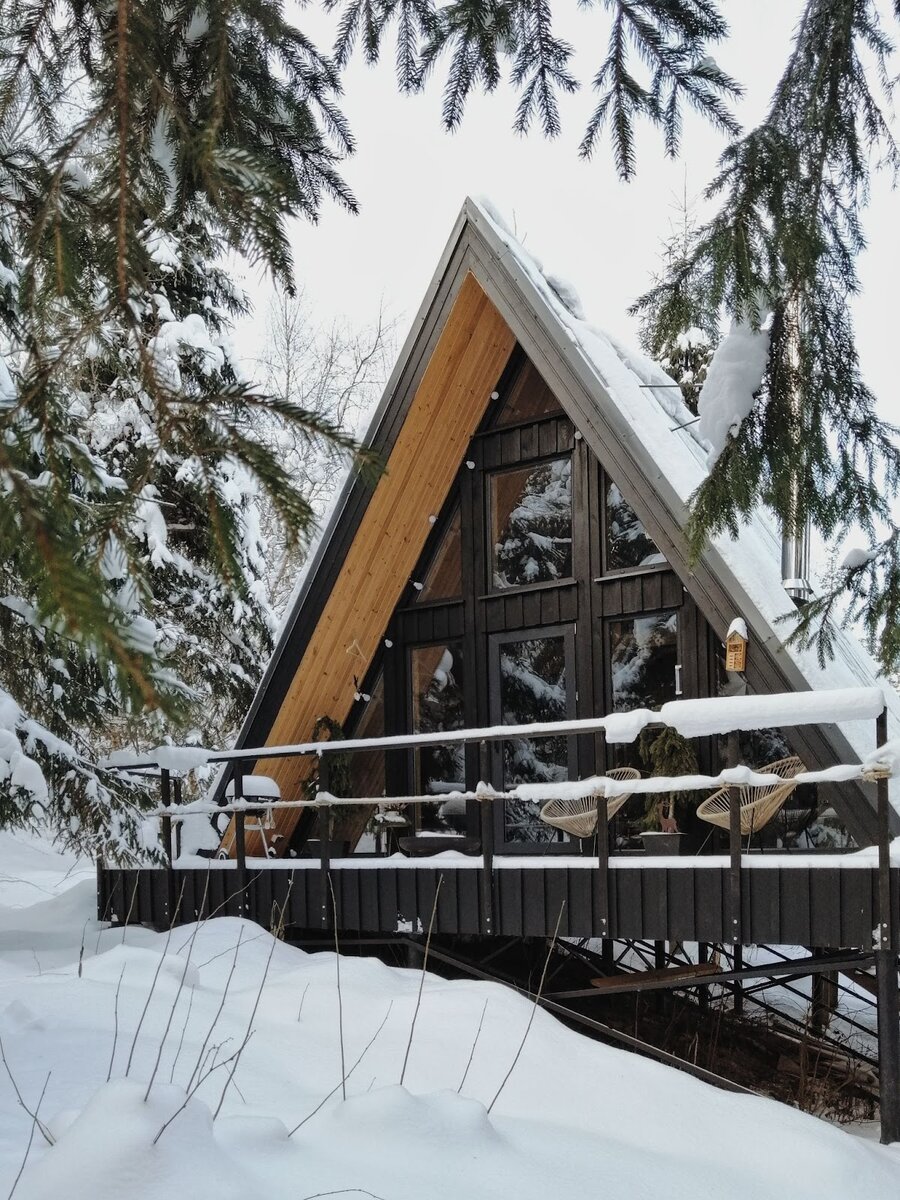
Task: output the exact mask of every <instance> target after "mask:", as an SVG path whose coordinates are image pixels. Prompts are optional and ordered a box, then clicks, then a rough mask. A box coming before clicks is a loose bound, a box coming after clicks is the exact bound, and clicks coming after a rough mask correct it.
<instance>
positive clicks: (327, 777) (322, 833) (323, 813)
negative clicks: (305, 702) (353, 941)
mask: <svg viewBox="0 0 900 1200" xmlns="http://www.w3.org/2000/svg"><path fill="white" fill-rule="evenodd" d="M330 782H331V763H330V762H329V761H328V755H327V754H326V753H324V752H321V751H320V753H319V788H318V792H317V795H319V796H321V795H322V793H323V792H325V793H327V792H328V791H329V790H330V788H329V785H330ZM331 820H332V810H331V806H330V805H329V806H328V808H327V809H326V808H320V809H319V821H318V825H319V922H320V924H321V926H322V928H323V929H328V928H329V926H330V920H329V909H328V892H329V886H328V877H329V875H330V874H331Z"/></svg>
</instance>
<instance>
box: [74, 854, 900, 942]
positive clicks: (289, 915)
mask: <svg viewBox="0 0 900 1200" xmlns="http://www.w3.org/2000/svg"><path fill="white" fill-rule="evenodd" d="M727 875H728V872H727V869H725V868H721V869H720V868H718V867H698V868H690V867H674V868H666V867H650V868H646V867H632V868H629V867H627V866H624V867H618V868H616V869H615V870H614V871H611V872H610V873H609V880H610V910H609V920H610V930H609V935H610V936H611V937H614V938H635V939H641V940H665V941H704V942H721V941H722V940H723V939H724V938H725V936H726V931H725V920H724V900H725V896H726V895H727V887H728V882H727ZM891 875H892V883H893V891H894V910H895V911H894V919H895V920H897V919H898V918H900V911H898V902H897V897H898V895H900V869H897V868H894V869H893V870H892V872H891ZM441 876H443V882H442V884H441V890H440V895H439V897H438V902H437V909H436V913H435V924H434V930H435V933H436V934H447V935H476V934H481V933H484V913H483V909H482V901H481V897H482V890H481V888H482V878H481V877H482V872H481V870H480V869H479V868H475V867H470V868H465V869H460V870H447V871H444V872H442V871H441V870H440V868H434V867H423V868H420V869H415V868H408V867H406V868H395V867H381V866H379V867H377V868H371V867H361V868H360V867H347V866H341V867H338V868H336V869H334V870H333V871H332V873H331V877H332V882H333V885H334V890H335V899H336V906H337V915H338V928H339V930H340V931H341V932H343V933H345V934H348V935H350V934H354V933H363V934H366V933H369V934H376V933H381V934H391V933H396V932H424V931H425V930H427V928H428V923H429V921H430V919H431V913H432V908H433V906H434V903H435V894H436V890H437V884H438V879H440V878H441ZM493 878H494V886H495V906H494V907H495V929H494V932H495V933H496V934H498V935H499V936H501V937H522V936H526V937H529V936H531V937H549V936H551V935H552V933H553V931H554V929H555V928H556V923H557V920H558V919H559V915H560V911H562V914H563V916H562V922H561V924H560V933H561V935H563V936H566V937H599V936H601V933H602V932H603V930H602V928H601V926H600V921H599V912H600V906H599V904H598V895H597V881H598V872H597V871H595V870H593V869H589V868H582V867H559V866H556V867H554V866H547V867H540V868H502V869H500V870H497V871H495V872H494V876H493ZM172 882H174V885H175V886H174V889H173V891H174V896H175V898H176V900H175V904H174V905H173V904H172V902H171V901H170V895H171V893H170V890H169V884H170V877H169V872H168V871H166V870H163V869H158V868H148V869H142V870H140V871H138V870H135V869H120V868H104V867H101V868H99V869H98V887H97V900H98V904H97V911H98V914H99V915H101V916H102V917H103V918H104V919H106V920H110V921H112V922H113V923H116V924H122V923H124V922H125V921H126V920H127V921H128V922H129V923H131V924H147V925H153V926H155V927H156V928H158V929H165V928H167V927H168V926H169V925H170V924H171V923H173V920H174V923H175V924H179V925H183V924H186V923H188V922H191V921H195V920H199V919H201V918H202V917H204V916H208V915H209V914H211V913H212V912H216V913H217V915H221V916H241V915H245V916H248V917H249V918H250V919H252V920H254V921H257V922H258V923H259V924H261V925H263V926H265V927H267V928H271V927H272V926H273V925H274V924H275V923H277V921H278V919H279V914H280V913H281V911H282V910H284V919H285V924H286V925H287V926H289V927H292V928H296V929H317V928H320V922H319V917H320V909H319V904H320V892H319V872H318V871H317V870H315V869H306V868H304V869H297V870H294V871H291V870H281V869H277V870H273V869H266V868H265V867H261V868H260V869H259V870H253V868H252V866H251V867H250V868H249V879H248V885H247V889H246V897H245V907H244V910H243V912H242V909H241V896H240V895H239V893H238V891H237V888H236V875H235V872H233V871H230V870H227V869H224V870H222V869H211V870H208V871H207V870H175V871H174V872H172ZM742 888H743V895H742V899H743V912H744V914H745V919H746V927H745V929H744V935H743V940H744V942H745V943H748V944H750V943H756V942H763V943H766V944H768V945H788V946H798V945H799V946H804V945H806V946H822V947H829V948H833V949H837V948H845V949H846V948H850V947H858V948H865V949H869V948H870V947H871V942H872V929H873V927H874V925H875V919H876V918H875V914H876V911H877V873H876V872H875V871H874V870H869V869H868V868H850V869H844V868H841V867H826V866H822V867H814V868H803V867H772V868H759V869H752V870H746V871H744V872H743V876H742ZM179 896H180V897H181V903H180V906H179V905H178V903H177V898H178V897H179ZM176 907H177V913H176V912H175V911H174V909H175V908H176Z"/></svg>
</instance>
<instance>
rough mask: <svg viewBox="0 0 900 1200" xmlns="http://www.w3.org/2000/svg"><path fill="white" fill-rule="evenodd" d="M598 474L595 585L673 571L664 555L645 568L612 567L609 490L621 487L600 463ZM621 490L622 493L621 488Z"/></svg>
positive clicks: (651, 538)
mask: <svg viewBox="0 0 900 1200" xmlns="http://www.w3.org/2000/svg"><path fill="white" fill-rule="evenodd" d="M596 473H597V480H598V482H597V506H598V509H599V517H600V520H599V529H600V546H599V552H600V553H599V560H600V574H599V576H597V577H596V578H595V579H594V583H602V581H603V580H604V579H620V578H622V577H623V576H626V575H649V574H651V573H652V572H653V571H671V570H672V564H671V563H670V562H669V560H668V559H667V558H666V557H665V555H663V560H662V562H658V563H649V564H648V565H647V566H644V567H641V566H637V567H611V566H610V565H609V540H608V538H607V530H608V528H609V525H608V522H607V515H608V504H607V491H608V490H609V486H610V485H613V486H614V487H619V485H618V484H617V483H616V481H615V480H614V479H613V478H612V476H611V475H610V474H609V472H608V471H606V469H605V468H604V467H603V466H602V465H601V464H599V463H598V464H597V471H596ZM619 490H620V491H621V488H620V489H619ZM622 494H623V497H624V499H625V502H626V503H627V504H628V506H629V507H630V508H631V510H632V512H634V514H635V516H636V517H637V519H638V520H639V521H640V523H641V525H642V526H643V529H644V532H645V533H646V534H647V536H648V537H649V538H650V540H651V542H653V545H654V546H656V548H657V550H658V551H659V553H660V554H662V553H663V552H662V550H660V548H659V546H658V544H657V542H656V539H655V538H653V537H651V536H650V532H649V530H648V529H647V526H646V525H645V524H644V520H643V517H641V515H640V513H638V511H637V509H635V507H634V505H633V504H632V503H631V501H630V500H629V499H628V497H627V496H625V494H624V492H623V493H622ZM651 615H652V614H651Z"/></svg>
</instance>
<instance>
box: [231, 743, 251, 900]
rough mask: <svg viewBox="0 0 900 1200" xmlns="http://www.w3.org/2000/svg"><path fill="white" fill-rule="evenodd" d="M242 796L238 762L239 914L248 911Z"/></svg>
mask: <svg viewBox="0 0 900 1200" xmlns="http://www.w3.org/2000/svg"><path fill="white" fill-rule="evenodd" d="M243 798H244V776H243V774H242V772H241V767H240V764H239V763H238V765H237V766H236V767H235V769H234V804H235V811H234V857H235V860H236V867H237V884H238V886H237V892H238V911H239V913H240V914H241V916H244V915H246V914H247V913H248V912H249V911H250V905H249V903H248V896H247V829H246V825H245V822H246V819H247V814H246V812H244V810H243V808H241V807H240V804H241V801H242V800H243Z"/></svg>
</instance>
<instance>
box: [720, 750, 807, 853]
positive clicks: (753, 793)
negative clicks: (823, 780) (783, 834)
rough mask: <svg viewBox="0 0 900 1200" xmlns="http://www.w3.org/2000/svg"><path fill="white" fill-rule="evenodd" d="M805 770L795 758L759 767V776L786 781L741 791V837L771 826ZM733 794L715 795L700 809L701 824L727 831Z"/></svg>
mask: <svg viewBox="0 0 900 1200" xmlns="http://www.w3.org/2000/svg"><path fill="white" fill-rule="evenodd" d="M805 770H806V768H805V767H804V765H803V763H802V762H801V761H800V759H799V758H797V757H796V756H795V757H793V758H780V759H779V760H778V761H777V762H773V763H769V764H768V766H765V767H759V768H758V773H759V774H760V775H778V776H779V777H780V778H781V779H783V780H784V782H783V783H772V784H769V785H768V786H766V787H754V786H753V784H744V785H743V787H741V788H739V791H740V795H741V803H740V808H741V836H742V837H751V836H752V835H753V834H754V833H757V832H758V831H759V830H760V829H762V827H763V826H764V825H768V823H769V822H770V821H771V820H772V818H773V817H774V816H775V814H776V813H777V812H778V810H779V809H780V808H781V806H782V805H783V804H784V802H785V800H787V798H788V796H790V794H791V792H792V791H793V790H794V788H795V787H796V786H797V782H796V780H795V779H794V776H795V775H797V774H799V772H800V771H805ZM730 794H731V788H730V787H724V788H721V789H720V790H719V791H718V792H713V794H712V795H711V796H710V797H708V799H706V800H704V801H703V802H702V803H701V804H700V805H698V807H697V816H698V817H699V818H700V820H701V821H708V822H709V823H710V825H718V826H719V827H720V828H721V829H728V827H729V803H730V801H729V797H730Z"/></svg>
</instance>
